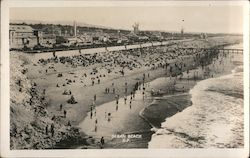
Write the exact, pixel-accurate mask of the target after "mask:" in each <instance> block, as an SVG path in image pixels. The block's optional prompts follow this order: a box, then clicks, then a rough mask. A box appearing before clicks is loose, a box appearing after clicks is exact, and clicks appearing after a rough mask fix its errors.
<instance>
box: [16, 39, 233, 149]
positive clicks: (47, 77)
mask: <svg viewBox="0 0 250 158" xmlns="http://www.w3.org/2000/svg"><path fill="white" fill-rule="evenodd" d="M224 40H225V39H224V38H222V39H219V40H218V39H217V38H211V40H208V41H202V40H200V41H199V40H197V41H195V42H194V41H188V42H180V43H178V44H176V45H174V46H171V47H170V48H169V47H165V46H157V47H152V48H143V50H140V49H135V50H131V51H118V52H117V51H114V52H103V53H96V54H92V55H89V56H83V55H76V56H72V57H52V58H48V59H42V60H38V61H37V60H33V57H32V56H30V55H27V54H22V53H20V54H18V56H19V59H21V60H23V61H24V64H23V65H24V66H23V69H26V70H27V73H26V76H27V80H30V81H31V82H32V84H34V83H35V84H36V85H37V87H39V89H41V93H42V94H43V96H44V99H45V101H46V102H47V104H46V105H45V108H46V111H47V113H48V119H49V118H50V119H52V118H53V119H54V120H58V123H59V124H63V125H65V126H67V127H69V128H73V127H74V128H77V129H78V130H79V131H80V133H81V134H80V135H81V137H83V138H84V139H85V140H86V139H87V141H85V143H83V145H80V144H79V145H75V144H70V148H76V147H77V148H99V146H98V145H97V144H98V142H99V141H100V138H101V137H104V138H105V140H106V144H105V148H147V145H148V144H147V143H148V142H149V141H150V139H151V135H152V133H153V131H151V128H152V126H153V127H155V128H159V127H160V124H161V122H163V121H164V120H165V118H166V117H170V116H173V115H174V114H176V113H177V112H181V111H182V110H183V109H185V108H186V107H188V106H190V105H191V101H190V95H189V94H188V92H189V90H190V89H191V88H192V87H193V86H194V85H195V84H196V82H197V81H199V80H201V79H206V78H209V77H215V76H216V75H221V74H223V73H228V70H229V69H230V70H231V68H232V67H233V66H234V65H231V66H228V65H229V62H228V63H224V61H227V60H224V57H223V56H219V57H217V56H216V54H214V55H211V56H210V58H209V59H210V60H206V59H207V57H208V56H206V55H205V54H206V53H204V52H195V53H196V55H194V52H188V51H184V52H179V51H178V47H185V46H186V47H191V46H192V47H198V46H199V47H202V46H203V47H213V46H218V45H223V44H225V43H230V42H231V43H232V41H233V40H232V41H227V40H225V41H224ZM215 41H216V42H215ZM216 57H217V59H216ZM215 59H216V60H215ZM221 61H223V63H221ZM218 63H219V65H218ZM221 64H224V65H221ZM200 65H203V66H204V67H203V68H202V67H201V66H200ZM207 65H210V66H207ZM225 65H227V66H225ZM211 66H213V67H211ZM31 70H32V71H31ZM207 72H209V74H207ZM170 75H171V77H170ZM143 83H144V86H143ZM136 85H137V86H136ZM44 89H45V90H44ZM137 89H138V90H137ZM143 89H145V90H143ZM152 89H153V90H154V91H155V92H158V91H159V90H160V92H159V94H158V96H152V95H151V94H152ZM131 93H132V96H133V93H135V94H134V97H132V99H130V98H131ZM143 93H144V94H143ZM72 97H73V99H72ZM124 97H127V101H126V104H125V101H124ZM116 100H118V104H117V103H116V102H117V101H116ZM130 100H131V105H130ZM176 100H178V101H176ZM91 111H92V116H91ZM166 111H167V112H166ZM109 113H110V115H109ZM156 116H157V117H156ZM91 117H92V119H91ZM108 119H110V120H108ZM52 122H53V121H52ZM56 130H59V129H58V127H56ZM123 134H131V135H132V134H134V135H135V136H136V135H138V137H142V138H132V139H130V140H126V139H123V138H122V135H123ZM119 135H121V138H122V139H121V138H117V137H119ZM112 137H113V138H112ZM115 137H116V138H115ZM126 141H127V142H126ZM58 143H59V146H60V141H59V142H58ZM67 147H69V146H67Z"/></svg>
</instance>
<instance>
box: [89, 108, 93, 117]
mask: <svg viewBox="0 0 250 158" xmlns="http://www.w3.org/2000/svg"><path fill="white" fill-rule="evenodd" d="M92 117H93V112H92V110H91V112H90V119H92Z"/></svg>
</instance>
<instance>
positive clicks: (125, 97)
mask: <svg viewBox="0 0 250 158" xmlns="http://www.w3.org/2000/svg"><path fill="white" fill-rule="evenodd" d="M126 103H127V96H125V95H124V104H126Z"/></svg>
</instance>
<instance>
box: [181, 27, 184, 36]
mask: <svg viewBox="0 0 250 158" xmlns="http://www.w3.org/2000/svg"><path fill="white" fill-rule="evenodd" d="M181 35H182V36H183V35H184V28H183V27H182V28H181Z"/></svg>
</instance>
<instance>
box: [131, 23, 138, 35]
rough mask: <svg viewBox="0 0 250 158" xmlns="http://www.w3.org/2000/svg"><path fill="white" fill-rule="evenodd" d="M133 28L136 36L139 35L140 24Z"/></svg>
mask: <svg viewBox="0 0 250 158" xmlns="http://www.w3.org/2000/svg"><path fill="white" fill-rule="evenodd" d="M132 27H133V29H134V34H138V33H139V23H135V24H134V25H133V26H132Z"/></svg>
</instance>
